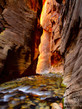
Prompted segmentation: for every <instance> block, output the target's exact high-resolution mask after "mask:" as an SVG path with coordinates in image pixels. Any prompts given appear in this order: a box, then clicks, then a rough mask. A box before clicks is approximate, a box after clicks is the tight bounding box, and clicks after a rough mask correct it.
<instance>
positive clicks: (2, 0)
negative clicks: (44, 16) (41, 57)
mask: <svg viewBox="0 0 82 109" xmlns="http://www.w3.org/2000/svg"><path fill="white" fill-rule="evenodd" d="M35 5H36V6H35ZM40 10H41V2H39V0H36V3H35V0H0V75H1V76H2V77H4V76H6V78H7V77H9V76H11V78H13V77H14V76H16V77H19V76H21V75H22V74H23V75H24V73H25V75H26V73H27V71H29V72H30V73H29V74H34V73H35V66H36V60H37V56H38V55H37V56H36V58H34V55H35V53H34V52H35V50H34V49H35V48H34V45H35V43H34V40H35V39H36V35H35V33H34V31H35V30H36V29H37V28H38V27H39V26H38V27H37V20H38V19H39V14H40ZM37 30H38V29H37ZM38 31H39V30H38ZM38 40H39V39H38ZM36 44H37V43H36ZM36 46H37V45H36ZM36 48H37V49H38V47H36ZM34 59H35V60H34ZM32 63H33V64H32ZM30 67H32V68H33V70H32V68H31V70H30ZM27 69H29V70H27ZM27 75H28V74H27Z"/></svg>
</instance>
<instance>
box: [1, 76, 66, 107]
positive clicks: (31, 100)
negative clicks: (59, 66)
mask: <svg viewBox="0 0 82 109" xmlns="http://www.w3.org/2000/svg"><path fill="white" fill-rule="evenodd" d="M64 92H65V86H64V85H63V84H62V76H61V75H59V74H46V75H35V76H30V77H23V78H18V79H16V80H13V81H9V82H6V83H3V84H1V85H0V109H51V104H52V103H58V104H60V103H62V98H63V95H64Z"/></svg>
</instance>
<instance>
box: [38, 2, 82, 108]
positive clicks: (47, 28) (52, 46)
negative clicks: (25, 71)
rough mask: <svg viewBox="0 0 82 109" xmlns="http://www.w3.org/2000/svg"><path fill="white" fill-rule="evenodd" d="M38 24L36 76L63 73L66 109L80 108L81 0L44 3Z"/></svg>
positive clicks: (81, 76) (81, 83)
mask: <svg viewBox="0 0 82 109" xmlns="http://www.w3.org/2000/svg"><path fill="white" fill-rule="evenodd" d="M40 24H41V25H42V28H43V30H44V31H43V35H42V36H41V44H40V47H39V51H40V55H39V58H38V65H37V73H40V74H41V73H45V72H46V73H48V72H50V71H54V72H63V75H64V83H65V84H66V85H67V89H66V92H65V95H64V96H65V101H64V102H65V105H66V109H81V108H82V0H46V2H45V4H44V6H43V10H42V14H41V22H40ZM45 50H46V51H45ZM63 57H64V58H63ZM49 59H50V61H51V62H50V61H49ZM58 67H59V68H58ZM46 70H47V71H46Z"/></svg>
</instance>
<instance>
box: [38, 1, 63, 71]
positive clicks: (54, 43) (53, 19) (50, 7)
mask: <svg viewBox="0 0 82 109" xmlns="http://www.w3.org/2000/svg"><path fill="white" fill-rule="evenodd" d="M60 8H61V5H60V4H59V3H58V2H56V1H55V0H44V2H43V9H42V13H41V17H40V24H41V26H42V28H43V35H42V36H41V44H40V47H39V51H40V56H39V58H38V65H37V70H36V72H37V73H42V72H43V73H44V72H45V70H46V68H48V70H47V72H48V73H49V72H63V59H60V60H57V58H54V61H53V58H52V57H55V56H54V55H55V51H57V52H59V49H60V43H61V36H60V11H61V9H60ZM47 34H49V35H48V37H49V38H48V37H47ZM45 38H46V39H47V40H45ZM46 43H49V45H48V46H47V44H46ZM45 46H46V48H45ZM42 48H43V49H42ZM46 49H49V50H48V51H46ZM45 51H46V52H45ZM48 56H49V57H48ZM58 56H59V57H61V55H60V53H58ZM45 57H46V58H45ZM58 63H59V64H58ZM48 66H49V67H48ZM54 66H55V67H54ZM42 69H43V70H42Z"/></svg>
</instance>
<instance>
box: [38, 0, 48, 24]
mask: <svg viewBox="0 0 82 109" xmlns="http://www.w3.org/2000/svg"><path fill="white" fill-rule="evenodd" d="M46 1H47V0H43V8H42V12H41V15H40V24H41V25H42V22H43V18H44V17H43V15H44V13H45V7H46Z"/></svg>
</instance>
